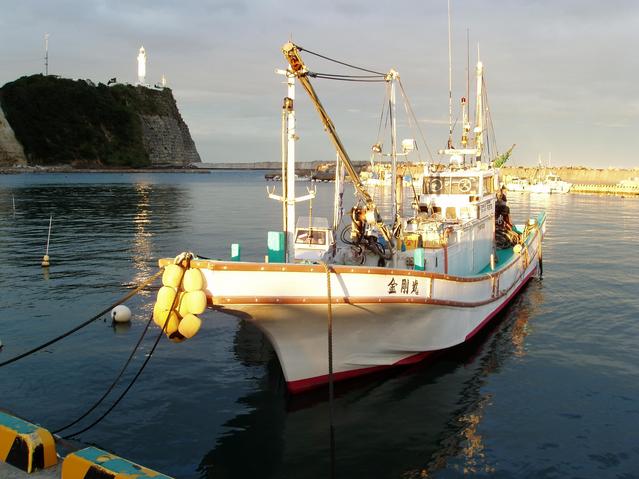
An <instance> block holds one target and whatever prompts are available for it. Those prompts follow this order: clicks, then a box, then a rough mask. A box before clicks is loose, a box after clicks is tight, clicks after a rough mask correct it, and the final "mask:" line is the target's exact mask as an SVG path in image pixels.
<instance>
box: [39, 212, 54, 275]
mask: <svg viewBox="0 0 639 479" xmlns="http://www.w3.org/2000/svg"><path fill="white" fill-rule="evenodd" d="M52 224H53V213H51V216H49V234H48V235H47V248H46V250H45V252H44V256H43V257H42V263H41V264H42V267H43V268H46V267H47V266H49V241H50V240H51V225H52Z"/></svg>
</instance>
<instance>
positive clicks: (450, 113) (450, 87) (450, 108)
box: [448, 0, 453, 149]
mask: <svg viewBox="0 0 639 479" xmlns="http://www.w3.org/2000/svg"><path fill="white" fill-rule="evenodd" d="M450 30H451V28H450V0H448V148H449V149H450V148H452V147H453V56H452V38H451V31H450Z"/></svg>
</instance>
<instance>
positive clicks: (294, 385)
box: [286, 268, 537, 394]
mask: <svg viewBox="0 0 639 479" xmlns="http://www.w3.org/2000/svg"><path fill="white" fill-rule="evenodd" d="M536 271H537V268H535V269H533V270H532V271H531V272H530V273H529V274H528V276H526V278H525V279H524V280H523V281H522V282H521V284H520V285H519V286H517V288H516V289H515V291H514V292H513V294H512V295H511V296H510V297H509V298H508V300H507V301H504V302H503V303H502V304H501V305H499V307H498V308H496V309H495V310H494V311H493V312H492V313H490V314H489V315H488V316H486V318H484V319H483V320H482V322H481V323H479V324H478V325H477V327H476V328H475V329H473V330H472V331H471V332H470V333H469V334H468V335H467V336H466V338H465V339H464V342H467V341H469V340H470V339H472V338H473V337H474V336H475V335H476V334H477V333H479V332H480V331H481V330H482V329H483V328H484V327H486V325H487V324H488V323H490V320H491V319H493V318H494V317H495V316H496V315H497V314H499V312H500V311H501V310H502V309H504V308H505V307H506V306H508V304H509V303H510V302H511V301H512V300H513V298H514V297H515V296H517V293H519V290H521V288H523V287H524V286H525V285H526V284H527V283H528V281H529V280H530V278H531V277H532V276H533V274H535V272H536ZM442 351H444V350H443V349H442V350H437V351H424V352H421V353H417V354H414V355H412V356H408V357H406V358H404V359H402V360H400V361H397V362H396V363H394V364H389V365H383V366H371V367H368V368H361V369H353V370H351V371H341V372H339V373H335V374H333V381H334V382H338V381H344V380H347V379H353V378H356V377H360V376H364V375H367V374H372V373H376V372H380V371H384V370H386V369H390V368H393V367H396V366H408V365H411V364H415V363H418V362H421V361H424V360H425V359H427V358H429V357H431V356H433V355H435V354H438V353H441V352H442ZM328 382H329V375H328V374H324V375H322V376H315V377H312V378H307V379H299V380H297V381H288V382H287V383H286V387H287V388H288V390H289V392H290V393H291V394H299V393H303V392H306V391H310V390H311V389H316V388H318V387H320V386H323V385H325V384H328Z"/></svg>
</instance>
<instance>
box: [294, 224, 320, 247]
mask: <svg viewBox="0 0 639 479" xmlns="http://www.w3.org/2000/svg"><path fill="white" fill-rule="evenodd" d="M295 244H318V245H325V244H326V231H325V230H310V231H309V229H308V228H298V229H297V234H296V235H295Z"/></svg>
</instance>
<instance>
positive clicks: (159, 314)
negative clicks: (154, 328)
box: [153, 305, 180, 328]
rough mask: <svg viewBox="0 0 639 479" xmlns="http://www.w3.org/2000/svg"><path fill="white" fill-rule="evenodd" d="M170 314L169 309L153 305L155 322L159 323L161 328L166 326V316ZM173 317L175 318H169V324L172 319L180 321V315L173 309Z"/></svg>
mask: <svg viewBox="0 0 639 479" xmlns="http://www.w3.org/2000/svg"><path fill="white" fill-rule="evenodd" d="M168 315H169V310H168V309H162V308H160V307H159V306H158V305H155V306H154V307H153V322H154V323H155V324H157V325H158V326H159V327H160V328H161V327H162V326H164V322H165V321H166V317H167V316H168ZM171 317H172V318H174V319H170V320H169V324H170V322H171V321H180V317H179V316H178V314H177V313H176V312H175V311H171Z"/></svg>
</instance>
